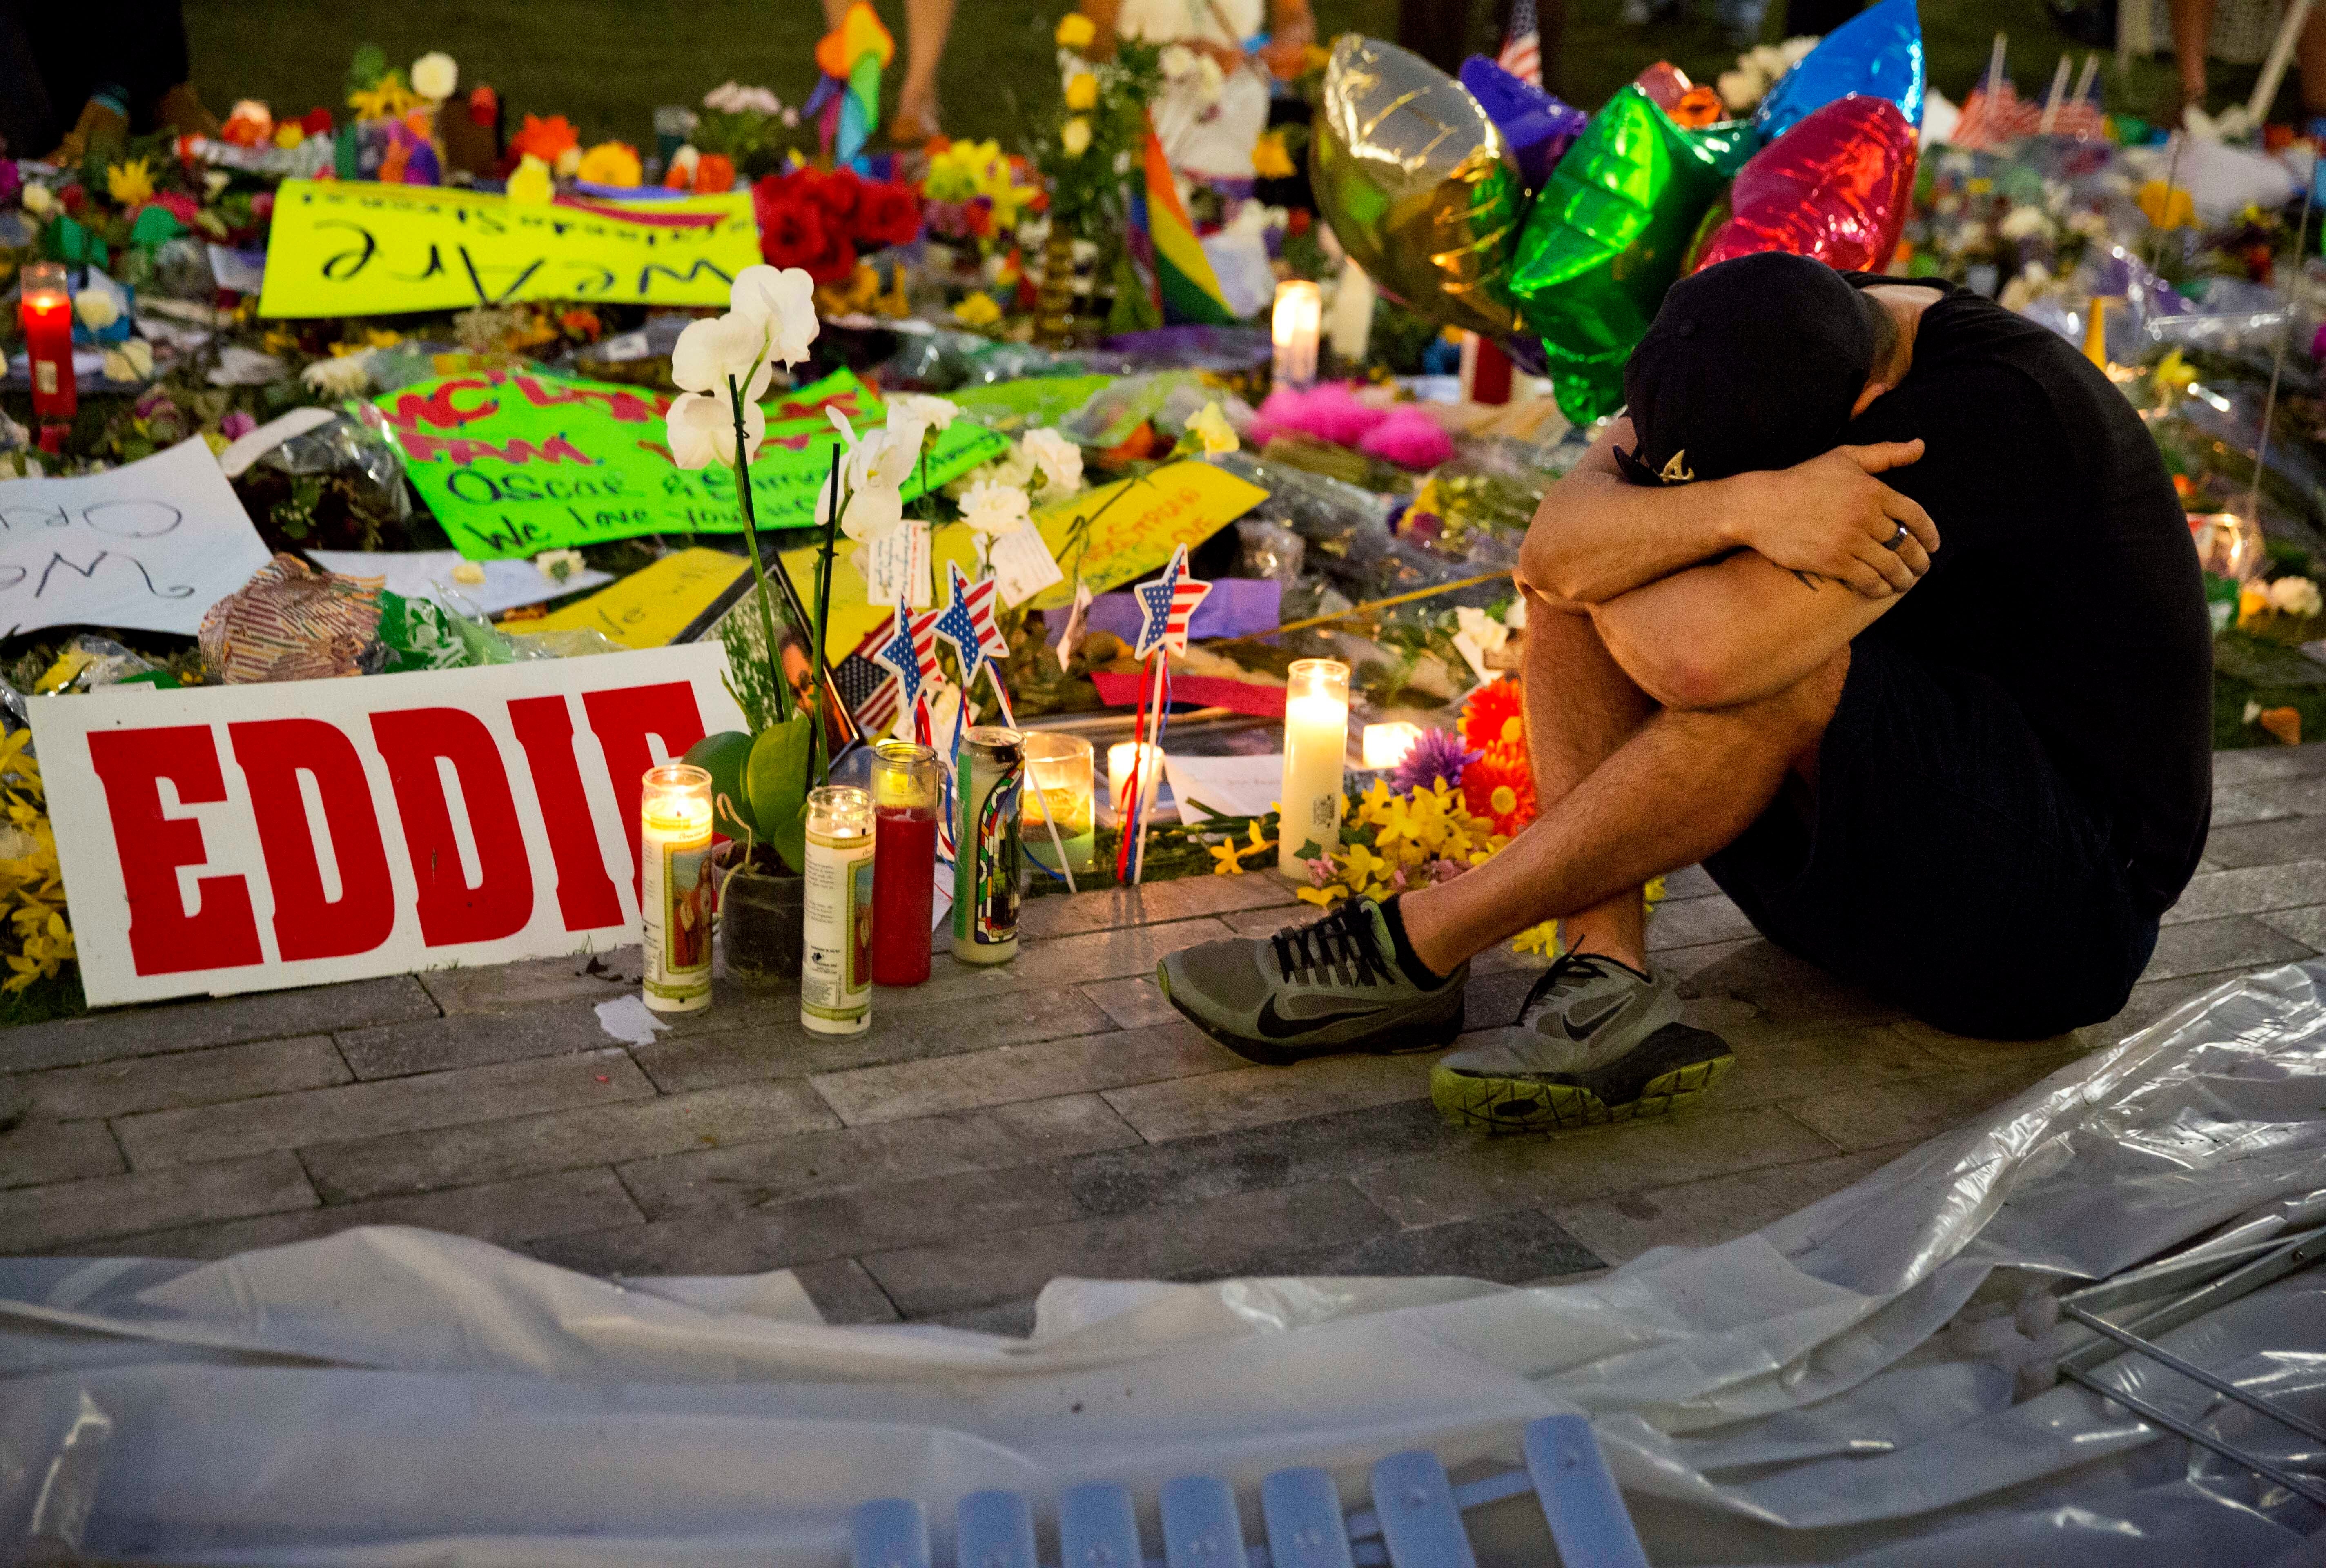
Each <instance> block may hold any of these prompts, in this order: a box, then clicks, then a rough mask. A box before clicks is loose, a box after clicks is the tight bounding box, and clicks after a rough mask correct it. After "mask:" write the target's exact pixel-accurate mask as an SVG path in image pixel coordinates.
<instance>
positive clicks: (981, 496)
mask: <svg viewBox="0 0 2326 1568" xmlns="http://www.w3.org/2000/svg"><path fill="white" fill-rule="evenodd" d="M1033 515H1034V513H1033V504H1032V503H1031V502H1030V501H1028V499H1027V497H1026V492H1025V491H1023V490H1021V489H1019V488H1018V487H1016V486H1015V485H972V486H971V487H970V490H969V494H968V495H966V496H963V497H962V498H961V520H962V521H963V522H964V523H966V524H969V525H970V527H971V528H972V530H974V531H975V532H977V533H987V534H995V535H1000V534H1003V533H1016V532H1017V531H1018V530H1019V529H1020V528H1022V527H1024V526H1026V525H1027V524H1028V523H1029V522H1031V521H1032V520H1033Z"/></svg>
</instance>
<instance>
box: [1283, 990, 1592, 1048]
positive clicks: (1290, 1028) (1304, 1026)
mask: <svg viewBox="0 0 2326 1568" xmlns="http://www.w3.org/2000/svg"><path fill="white" fill-rule="evenodd" d="M1618 1005H1619V1006H1620V1005H1621V1004H1618ZM1387 1010H1388V1009H1386V1008H1383V1007H1360V1008H1358V1009H1357V1010H1356V1011H1354V1012H1353V1013H1326V1014H1324V1015H1323V1016H1319V1017H1315V1018H1287V1017H1285V1016H1283V1015H1281V1014H1280V1013H1279V1012H1278V1011H1277V1010H1276V998H1275V997H1269V998H1268V1000H1266V1001H1264V1002H1262V1003H1261V1005H1260V1032H1261V1034H1263V1035H1267V1036H1268V1037H1269V1038H1270V1039H1271V1040H1289V1039H1290V1038H1291V1037H1292V1036H1293V1035H1309V1034H1314V1033H1315V1032H1316V1031H1317V1030H1319V1029H1322V1028H1324V1027H1325V1026H1326V1025H1329V1024H1343V1023H1346V1022H1347V1021H1348V1020H1350V1019H1352V1018H1370V1017H1372V1016H1375V1015H1376V1014H1379V1013H1382V1012H1386V1011H1387Z"/></svg>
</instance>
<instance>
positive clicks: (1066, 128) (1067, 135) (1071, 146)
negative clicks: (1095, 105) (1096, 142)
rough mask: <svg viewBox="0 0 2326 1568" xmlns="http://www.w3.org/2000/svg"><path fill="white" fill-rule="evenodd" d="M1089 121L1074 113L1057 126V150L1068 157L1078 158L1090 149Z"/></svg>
mask: <svg viewBox="0 0 2326 1568" xmlns="http://www.w3.org/2000/svg"><path fill="white" fill-rule="evenodd" d="M1090 144H1091V123H1090V122H1089V121H1088V120H1086V119H1084V118H1083V117H1082V116H1080V115H1076V116H1075V117H1074V118H1073V119H1071V120H1068V121H1067V122H1066V123H1065V125H1060V126H1059V127H1058V150H1059V151H1060V152H1062V153H1065V155H1066V156H1067V157H1069V158H1079V157H1081V156H1082V155H1083V154H1084V153H1087V152H1089V151H1090Z"/></svg>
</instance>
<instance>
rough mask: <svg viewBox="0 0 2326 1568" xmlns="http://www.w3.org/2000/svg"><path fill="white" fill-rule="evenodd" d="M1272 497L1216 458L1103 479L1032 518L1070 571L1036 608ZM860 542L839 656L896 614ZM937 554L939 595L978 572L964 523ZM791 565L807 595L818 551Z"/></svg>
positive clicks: (844, 574)
mask: <svg viewBox="0 0 2326 1568" xmlns="http://www.w3.org/2000/svg"><path fill="white" fill-rule="evenodd" d="M1267 499H1268V492H1267V491H1265V490H1263V489H1261V487H1259V486H1257V485H1254V484H1251V483H1249V482H1247V481H1246V480H1243V479H1240V478H1236V477H1235V476H1234V475H1233V474H1231V473H1228V472H1226V471H1225V470H1223V469H1215V468H1214V467H1212V465H1211V464H1209V463H1205V462H1195V461H1188V462H1179V463H1169V464H1167V465H1165V466H1164V467H1162V468H1159V469H1156V470H1155V471H1154V472H1153V473H1151V474H1148V475H1145V476H1143V477H1141V478H1136V479H1124V480H1121V481H1120V482H1118V483H1116V484H1112V485H1105V486H1102V487H1099V488H1098V489H1095V490H1091V491H1088V492H1085V493H1084V494H1083V495H1080V496H1075V498H1074V499H1073V500H1072V501H1070V502H1067V503H1065V505H1063V506H1050V507H1046V508H1044V509H1043V510H1042V511H1040V512H1037V513H1036V514H1035V515H1034V524H1035V526H1036V527H1037V528H1039V529H1040V530H1041V531H1042V539H1043V542H1044V543H1047V544H1048V545H1049V547H1050V553H1051V554H1053V555H1055V556H1056V557H1057V559H1058V564H1059V565H1060V566H1061V567H1063V568H1065V581H1064V582H1061V583H1058V584H1056V586H1054V587H1052V588H1050V589H1047V590H1045V591H1044V592H1042V593H1039V594H1037V595H1036V596H1035V597H1034V599H1033V603H1034V606H1035V608H1039V609H1054V608H1061V607H1063V606H1065V605H1070V604H1072V603H1074V600H1075V570H1076V568H1077V566H1079V568H1080V570H1081V571H1082V576H1083V580H1084V581H1085V582H1087V583H1089V584H1090V586H1091V588H1092V589H1093V591H1094V592H1103V591H1105V590H1106V589H1110V588H1118V587H1121V585H1122V584H1124V583H1126V582H1130V581H1131V580H1134V579H1136V578H1140V577H1144V576H1146V575H1147V574H1148V573H1149V572H1150V571H1156V570H1157V569H1158V568H1159V567H1161V566H1162V564H1163V563H1164V562H1165V561H1168V560H1170V559H1171V552H1172V551H1174V550H1176V549H1177V548H1178V547H1179V546H1180V545H1182V544H1186V545H1191V546H1192V545H1196V544H1200V543H1203V542H1204V541H1205V540H1206V539H1209V538H1210V537H1211V536H1212V535H1213V534H1214V533H1218V532H1219V531H1220V530H1221V529H1223V528H1224V527H1226V526H1227V525H1228V524H1231V523H1233V522H1234V521H1235V520H1236V519H1237V518H1239V517H1241V516H1242V515H1244V514H1245V513H1246V512H1249V511H1251V509H1252V508H1253V507H1254V506H1259V505H1260V504H1261V502H1262V501H1265V500H1267ZM1084 519H1088V520H1089V524H1090V525H1089V529H1088V532H1087V535H1086V537H1085V539H1084V542H1083V544H1082V552H1081V557H1080V560H1079V561H1077V559H1076V555H1075V539H1074V535H1075V528H1076V525H1077V524H1079V523H1080V522H1082V521H1083V520H1084ZM854 549H855V546H854V545H852V544H851V543H849V542H848V541H847V540H845V539H842V541H840V547H839V549H838V551H837V552H834V554H833V562H832V611H831V616H830V618H829V620H828V621H827V622H826V626H827V631H826V634H825V636H824V642H823V647H824V654H825V655H826V657H828V658H830V659H831V660H832V661H833V663H839V662H840V661H841V660H842V659H844V658H846V657H847V656H848V654H849V653H850V651H851V650H852V649H853V648H854V647H855V646H856V645H858V644H859V643H861V642H862V641H863V640H864V637H865V635H866V634H867V633H869V632H870V631H871V630H872V628H873V627H875V626H880V625H882V624H884V623H886V622H887V621H888V620H889V617H891V616H892V615H894V614H895V607H894V606H891V605H872V604H868V603H866V602H865V596H864V579H863V578H862V577H861V576H860V575H859V574H858V573H857V571H856V568H855V567H854V566H853V565H852V564H851V562H850V560H849V557H850V554H851V552H852V551H853V550H854ZM930 555H931V556H932V558H933V560H934V564H935V589H936V591H937V593H938V594H939V596H940V597H942V595H943V594H944V585H945V582H946V581H947V574H946V572H945V562H947V561H959V562H960V563H961V569H962V571H963V572H965V573H969V574H972V575H974V574H975V572H976V570H977V568H976V564H975V562H976V550H975V547H974V546H973V545H972V543H971V537H970V531H969V530H968V529H967V528H964V527H941V528H939V529H937V531H936V533H935V537H934V538H933V539H932V540H931V541H930ZM784 567H785V569H786V571H789V572H790V573H791V574H792V580H793V581H794V582H795V583H797V584H799V586H800V594H801V597H802V598H808V597H810V596H811V594H812V592H813V589H811V588H810V586H809V585H810V584H812V583H814V580H815V569H816V551H815V548H814V546H806V547H803V548H801V549H798V550H792V551H786V552H785V553H784ZM620 586H621V585H620V584H619V583H617V584H616V585H615V587H616V588H619V587H620ZM606 591H607V592H608V593H611V592H613V591H614V589H607V590H606ZM585 602H586V601H585Z"/></svg>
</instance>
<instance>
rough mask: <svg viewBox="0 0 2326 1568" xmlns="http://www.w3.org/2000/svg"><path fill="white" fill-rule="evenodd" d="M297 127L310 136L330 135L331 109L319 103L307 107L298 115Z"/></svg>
mask: <svg viewBox="0 0 2326 1568" xmlns="http://www.w3.org/2000/svg"><path fill="white" fill-rule="evenodd" d="M299 128H300V129H301V130H302V131H304V132H306V133H307V135H311V136H328V135H330V134H331V130H332V125H331V111H330V110H329V109H327V108H324V107H321V106H320V105H318V106H317V107H314V108H312V109H309V110H308V111H307V112H306V113H305V114H303V115H302V116H299Z"/></svg>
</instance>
